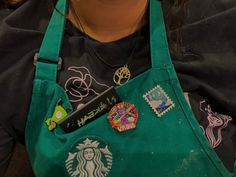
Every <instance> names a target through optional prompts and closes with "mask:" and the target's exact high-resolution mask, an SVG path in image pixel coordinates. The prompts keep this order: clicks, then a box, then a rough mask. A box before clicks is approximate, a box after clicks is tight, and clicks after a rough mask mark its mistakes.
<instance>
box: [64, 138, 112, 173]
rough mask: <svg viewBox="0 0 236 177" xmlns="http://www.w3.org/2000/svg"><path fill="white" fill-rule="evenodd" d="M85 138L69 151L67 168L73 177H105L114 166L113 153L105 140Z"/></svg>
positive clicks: (66, 162)
mask: <svg viewBox="0 0 236 177" xmlns="http://www.w3.org/2000/svg"><path fill="white" fill-rule="evenodd" d="M93 139H94V138H91V139H90V138H86V139H85V138H84V139H82V140H81V141H80V142H82V143H80V142H79V143H78V144H77V145H76V147H75V148H74V149H73V151H72V152H69V153H68V158H67V160H66V161H65V165H66V169H67V171H68V173H69V174H70V175H71V177H105V176H107V175H108V173H109V171H110V170H111V167H112V153H111V152H110V151H109V149H108V146H107V145H106V144H105V143H104V142H103V141H100V140H99V141H98V140H97V139H96V140H93Z"/></svg>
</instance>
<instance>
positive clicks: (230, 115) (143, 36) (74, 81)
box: [0, 0, 236, 171]
mask: <svg viewBox="0 0 236 177" xmlns="http://www.w3.org/2000/svg"><path fill="white" fill-rule="evenodd" d="M48 9H49V7H48V5H47V4H45V3H44V1H35V0H34V1H27V2H26V3H25V4H24V5H23V6H21V7H20V8H18V9H17V10H15V11H14V12H12V13H11V14H9V15H8V16H7V17H6V18H4V19H3V20H2V24H1V28H0V62H1V64H0V97H1V102H0V114H1V118H0V136H1V137H0V154H2V155H1V157H0V158H1V159H7V158H8V157H9V154H10V152H11V151H12V148H13V142H14V141H15V140H18V141H20V142H24V128H25V123H26V118H27V112H28V109H29V105H30V97H31V90H32V80H33V77H34V71H35V68H34V66H33V57H34V54H35V53H36V52H38V50H39V47H40V45H41V41H42V39H43V35H44V32H45V30H46V26H47V23H48V20H49V17H50V13H51V11H50V10H48ZM231 13H234V14H236V10H235V11H233V12H231ZM229 15H232V14H230V13H229V12H227V13H225V15H224V16H219V17H218V16H216V17H212V18H210V19H208V21H207V25H206V24H205V22H204V21H203V22H200V21H199V22H198V24H191V25H189V26H183V29H182V32H183V43H184V46H183V50H184V55H183V57H181V58H176V57H172V61H173V64H174V66H175V69H176V72H177V74H178V77H179V80H180V82H181V86H182V88H183V90H184V92H185V96H186V99H187V101H188V102H189V104H190V106H191V108H192V110H193V112H194V114H195V116H196V118H197V119H198V122H199V126H201V128H202V130H203V133H204V134H205V135H206V137H207V138H208V140H209V143H210V144H211V146H212V147H213V148H214V149H215V151H216V153H217V154H218V156H219V157H220V159H221V160H222V162H223V163H224V165H225V166H226V168H227V169H228V170H230V171H233V162H234V160H235V149H236V123H235V122H236V121H235V120H236V110H235V108H236V93H235V90H236V83H235V82H233V81H234V79H235V78H236V58H235V57H236V52H235V51H236V50H235V49H234V50H235V51H228V50H229V49H231V48H230V47H228V48H226V47H225V46H226V45H229V44H234V43H236V37H235V38H232V36H231V37H229V36H227V35H223V33H222V34H221V36H220V37H219V34H218V33H217V32H216V31H215V28H214V27H215V26H214V25H216V26H217V24H218V23H221V22H222V21H224V23H225V28H224V30H230V29H232V27H231V26H232V24H230V22H228V23H227V19H226V17H227V16H229ZM225 16H226V17H225ZM232 16H233V15H232ZM195 25H197V26H195ZM227 25H228V28H227V29H226V27H227ZM230 25H231V26H230ZM234 28H235V27H234ZM222 30H223V28H222ZM172 32H173V33H174V31H172ZM231 32H232V31H231ZM216 33H217V34H216ZM217 36H218V38H217ZM212 37H214V38H215V39H217V40H218V42H219V43H221V45H222V47H219V46H217V45H215V46H212V39H211V38H212ZM203 39H204V40H203ZM226 41H227V42H226ZM149 47H150V46H149V25H148V24H147V25H145V26H144V27H143V28H142V29H141V31H137V32H136V33H134V34H131V35H129V36H127V37H124V38H122V39H119V40H117V41H114V42H108V43H101V42H98V41H96V40H94V39H92V38H89V37H88V38H87V37H86V36H85V35H84V34H83V33H82V32H81V31H80V30H78V29H77V28H76V27H75V26H74V25H73V24H72V23H71V22H70V21H69V20H67V21H66V27H65V37H64V40H63V46H62V52H61V57H62V58H63V67H62V70H61V71H59V73H58V83H59V84H60V85H61V86H62V87H63V88H64V89H65V91H66V92H67V94H68V96H69V98H70V100H71V102H72V104H73V106H74V109H76V107H78V106H80V105H81V104H85V103H86V102H88V101H89V100H91V98H93V97H95V96H96V95H99V94H100V93H101V92H102V91H104V90H105V89H107V88H108V87H109V86H111V85H115V84H114V82H113V74H114V72H115V71H116V70H117V69H118V68H119V67H121V66H123V65H124V64H127V65H128V66H129V69H130V71H131V75H132V77H135V76H136V75H138V74H140V73H142V72H144V71H145V70H147V69H149V68H150V67H151V62H150V48H149ZM217 47H218V48H217ZM219 49H220V52H219ZM133 50H134V52H133V54H132V55H131V53H132V51H133ZM94 51H95V52H94ZM234 52H235V53H234ZM98 55H99V57H98ZM130 55H131V56H130ZM209 132H210V133H209ZM219 135H220V136H219ZM4 145H5V146H4ZM1 159H0V160H1Z"/></svg>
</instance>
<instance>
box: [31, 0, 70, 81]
mask: <svg viewBox="0 0 236 177" xmlns="http://www.w3.org/2000/svg"><path fill="white" fill-rule="evenodd" d="M66 15H67V0H59V1H58V2H57V4H56V7H55V9H54V11H53V14H52V17H51V20H50V22H49V24H48V27H47V31H46V33H45V35H44V38H43V42H42V44H41V47H40V50H39V53H38V54H36V55H35V58H34V64H35V65H36V74H35V77H36V78H38V79H43V80H50V81H56V78H57V77H56V76H57V70H58V69H60V67H61V64H62V59H61V58H60V57H59V55H60V50H61V45H62V41H63V35H64V27H65V19H66Z"/></svg>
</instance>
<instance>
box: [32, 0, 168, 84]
mask: <svg viewBox="0 0 236 177" xmlns="http://www.w3.org/2000/svg"><path fill="white" fill-rule="evenodd" d="M66 14H67V0H59V1H58V2H57V5H56V8H55V9H54V11H53V15H52V17H51V20H50V22H49V25H48V28H47V31H46V33H45V35H44V38H43V42H42V45H41V47H40V50H39V53H38V54H37V55H35V59H34V61H35V65H36V74H35V77H36V79H42V80H50V81H56V78H57V70H58V68H60V66H61V62H62V59H61V58H60V57H59V55H60V50H61V45H62V40H63V35H64V26H65V19H66ZM149 17H150V45H151V59H152V68H160V67H165V66H167V65H171V64H172V62H171V59H170V54H169V48H168V42H167V37H166V30H165V23H164V18H163V13H162V7H161V2H160V1H158V0H150V15H149Z"/></svg>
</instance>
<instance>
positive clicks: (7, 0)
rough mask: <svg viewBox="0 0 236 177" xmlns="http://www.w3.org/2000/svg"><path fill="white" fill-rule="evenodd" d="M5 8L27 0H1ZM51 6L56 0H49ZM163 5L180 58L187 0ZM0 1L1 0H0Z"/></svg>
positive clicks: (173, 51) (172, 0) (172, 45)
mask: <svg viewBox="0 0 236 177" xmlns="http://www.w3.org/2000/svg"><path fill="white" fill-rule="evenodd" d="M2 1H3V3H4V4H5V5H6V6H7V8H12V9H16V8H18V7H19V6H21V5H22V4H23V3H24V2H25V1H27V0H2ZM51 1H52V7H54V5H55V3H56V2H57V1H58V0H51ZM161 1H162V4H163V6H165V8H164V10H165V22H166V27H167V32H168V39H169V45H170V52H171V55H172V56H174V57H176V58H182V31H181V28H180V27H181V26H182V25H183V24H184V22H185V19H186V16H187V8H186V7H187V6H186V5H187V3H188V1H189V0H161ZM0 2H1V0H0Z"/></svg>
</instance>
